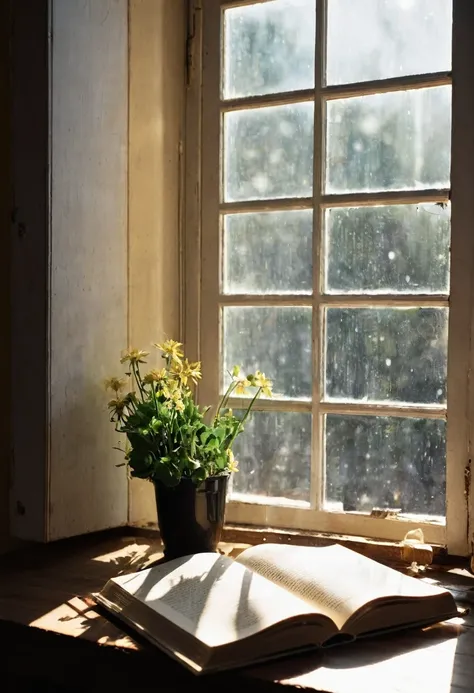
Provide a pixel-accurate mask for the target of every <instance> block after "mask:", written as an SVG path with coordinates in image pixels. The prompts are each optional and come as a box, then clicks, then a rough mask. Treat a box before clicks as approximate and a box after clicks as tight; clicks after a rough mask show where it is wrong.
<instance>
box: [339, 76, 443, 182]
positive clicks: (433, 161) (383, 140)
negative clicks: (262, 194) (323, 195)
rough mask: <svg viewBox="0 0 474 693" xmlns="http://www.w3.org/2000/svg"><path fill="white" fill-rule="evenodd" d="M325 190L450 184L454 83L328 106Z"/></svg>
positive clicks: (355, 99) (340, 102)
mask: <svg viewBox="0 0 474 693" xmlns="http://www.w3.org/2000/svg"><path fill="white" fill-rule="evenodd" d="M327 118H328V122H327V152H328V160H327V181H326V192H328V193H345V192H353V191H377V190H420V189H422V188H445V187H449V176H450V161H451V152H450V147H451V87H450V86H445V87H433V88H429V89H413V90H410V91H399V92H391V93H386V94H374V95H371V96H357V97H354V98H351V99H335V100H334V101H329V102H328V105H327Z"/></svg>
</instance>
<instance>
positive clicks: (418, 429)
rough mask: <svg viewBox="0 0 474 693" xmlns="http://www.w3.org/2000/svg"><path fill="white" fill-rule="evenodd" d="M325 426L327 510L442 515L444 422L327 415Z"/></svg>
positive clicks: (444, 458)
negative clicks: (381, 510) (382, 510)
mask: <svg viewBox="0 0 474 693" xmlns="http://www.w3.org/2000/svg"><path fill="white" fill-rule="evenodd" d="M325 429H326V430H325V439H326V446H325V447H326V487H325V497H326V503H327V505H328V506H329V507H330V508H332V509H333V510H337V509H340V510H345V511H361V512H369V513H370V512H371V510H372V508H374V507H378V508H387V507H388V508H395V509H399V510H401V511H402V512H404V513H415V514H421V515H431V516H443V515H445V512H446V510H445V505H446V422H445V421H443V420H441V419H411V418H402V417H379V416H339V415H337V416H336V415H330V416H329V415H328V416H327V417H326V426H325Z"/></svg>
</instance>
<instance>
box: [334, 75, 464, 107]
mask: <svg viewBox="0 0 474 693" xmlns="http://www.w3.org/2000/svg"><path fill="white" fill-rule="evenodd" d="M448 84H451V73H450V72H433V73H430V74H425V75H407V76H405V77H392V78H390V79H376V80H372V81H369V82H357V83H354V84H337V85H334V86H327V87H325V88H324V90H323V98H324V99H325V100H326V101H329V100H332V99H348V98H351V97H353V96H371V95H374V94H387V93H389V92H394V91H407V90H409V89H426V88H430V87H441V86H446V85H448Z"/></svg>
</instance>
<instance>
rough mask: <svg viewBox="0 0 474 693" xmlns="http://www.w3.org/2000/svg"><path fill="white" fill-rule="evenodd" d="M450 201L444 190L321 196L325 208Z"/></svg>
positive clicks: (391, 191) (446, 191)
mask: <svg viewBox="0 0 474 693" xmlns="http://www.w3.org/2000/svg"><path fill="white" fill-rule="evenodd" d="M449 200H450V191H449V190H447V189H446V188H440V189H431V190H387V191H383V192H367V193H364V192H357V193H346V194H341V195H339V194H331V195H323V197H322V198H321V204H323V205H324V206H325V207H365V206H376V205H390V204H394V205H413V204H427V203H429V202H444V203H448V202H449Z"/></svg>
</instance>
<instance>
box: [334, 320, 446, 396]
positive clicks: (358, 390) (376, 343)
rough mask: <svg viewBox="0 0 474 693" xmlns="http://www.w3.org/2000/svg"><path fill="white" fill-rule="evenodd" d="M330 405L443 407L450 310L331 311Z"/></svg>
mask: <svg viewBox="0 0 474 693" xmlns="http://www.w3.org/2000/svg"><path fill="white" fill-rule="evenodd" d="M325 312H326V367H325V372H326V379H325V380H326V382H325V393H326V398H327V399H328V400H337V401H341V400H342V401H346V400H347V401H360V402H396V403H401V402H402V403H403V402H407V403H418V404H445V402H446V370H447V346H448V309H447V308H328V309H327V310H326V311H325Z"/></svg>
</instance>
